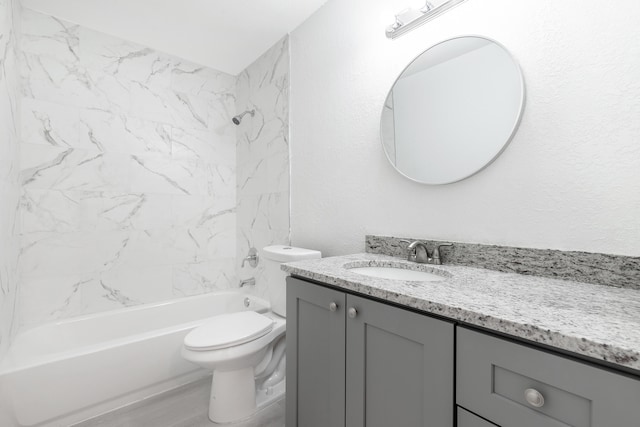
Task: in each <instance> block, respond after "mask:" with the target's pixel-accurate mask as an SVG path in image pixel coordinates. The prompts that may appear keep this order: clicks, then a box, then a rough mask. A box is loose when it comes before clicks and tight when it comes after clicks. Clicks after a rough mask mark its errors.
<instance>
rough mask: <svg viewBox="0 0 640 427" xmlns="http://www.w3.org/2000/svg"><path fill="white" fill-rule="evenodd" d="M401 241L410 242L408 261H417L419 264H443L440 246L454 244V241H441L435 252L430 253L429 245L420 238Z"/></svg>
mask: <svg viewBox="0 0 640 427" xmlns="http://www.w3.org/2000/svg"><path fill="white" fill-rule="evenodd" d="M401 242H404V243H408V245H407V261H412V262H417V263H419V264H435V265H441V264H442V255H441V254H440V248H441V247H443V246H453V244H452V243H441V244H439V245H436V247H435V248H434V249H433V252H431V253H429V249H428V248H427V245H426V244H425V243H423V242H421V241H419V240H415V241H413V242H409V241H408V240H401Z"/></svg>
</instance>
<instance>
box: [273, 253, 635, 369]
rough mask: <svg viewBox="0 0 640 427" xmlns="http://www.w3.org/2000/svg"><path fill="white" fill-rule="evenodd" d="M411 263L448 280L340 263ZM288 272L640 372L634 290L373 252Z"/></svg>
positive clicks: (287, 267)
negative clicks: (396, 275) (399, 276)
mask: <svg viewBox="0 0 640 427" xmlns="http://www.w3.org/2000/svg"><path fill="white" fill-rule="evenodd" d="M380 261H383V262H385V263H386V264H387V265H397V266H402V265H410V266H412V267H413V268H419V269H421V270H423V271H434V270H437V271H438V272H440V273H441V274H443V275H446V276H450V277H447V278H445V279H444V280H442V281H437V282H411V281H399V280H388V279H379V278H375V277H367V276H363V275H361V274H358V273H354V272H351V271H349V270H348V269H347V268H345V267H344V266H345V264H349V265H353V266H355V265H357V266H367V265H373V264H374V263H376V262H380ZM282 269H283V270H284V271H286V272H287V273H289V274H292V275H295V276H298V277H302V278H308V279H311V280H316V281H319V282H323V283H327V284H329V285H333V286H336V287H339V288H342V289H345V290H348V291H353V292H357V293H360V294H364V295H369V296H372V297H376V298H380V299H383V300H386V301H390V302H394V303H397V304H401V305H403V306H407V307H412V308H415V309H419V310H421V311H424V312H426V313H433V314H437V315H439V316H444V317H447V318H450V319H453V320H458V321H461V322H465V323H468V324H471V325H476V326H480V327H484V328H487V329H491V330H494V331H497V332H502V333H505V334H508V335H512V336H515V337H519V338H523V339H526V340H529V341H533V342H536V343H540V344H545V345H549V346H552V347H555V348H558V349H562V350H566V351H570V352H573V353H577V354H580V355H583V356H587V357H591V358H594V359H598V360H602V361H606V362H610V363H613V364H615V365H618V366H621V367H624V368H627V369H634V370H638V371H640V291H638V290H636V289H624V288H615V287H611V286H602V285H594V284H588V283H580V282H572V281H567V280H557V279H549V278H543V277H537V276H526V275H521V274H514V273H501V272H497V271H492V270H485V269H480V268H471V267H463V266H456V265H441V266H431V265H425V264H416V263H413V262H408V261H406V260H402V259H400V258H395V257H390V256H387V255H378V254H368V253H363V254H354V255H346V256H337V257H329V258H321V259H314V260H306V261H297V262H292V263H288V264H284V265H283V266H282Z"/></svg>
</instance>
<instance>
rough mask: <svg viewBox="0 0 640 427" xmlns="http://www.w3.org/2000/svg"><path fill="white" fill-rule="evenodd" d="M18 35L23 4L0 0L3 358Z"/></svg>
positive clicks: (11, 294)
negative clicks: (21, 5)
mask: <svg viewBox="0 0 640 427" xmlns="http://www.w3.org/2000/svg"><path fill="white" fill-rule="evenodd" d="M19 34H20V3H19V2H18V1H17V0H0V360H1V359H2V357H3V355H4V353H5V352H6V350H7V348H8V347H9V344H10V342H11V338H12V335H13V332H14V331H15V328H14V322H13V318H14V317H13V315H14V311H15V306H16V297H17V287H18V272H17V269H18V253H19V250H20V247H19V239H20V236H19V231H20V225H19V221H18V219H17V213H18V204H19V201H20V187H19V180H18V171H19V146H20V144H19V142H20V141H19V126H20V120H19V118H20V92H19V87H20V85H19V72H18V63H17V49H18V44H19ZM0 422H1V420H0Z"/></svg>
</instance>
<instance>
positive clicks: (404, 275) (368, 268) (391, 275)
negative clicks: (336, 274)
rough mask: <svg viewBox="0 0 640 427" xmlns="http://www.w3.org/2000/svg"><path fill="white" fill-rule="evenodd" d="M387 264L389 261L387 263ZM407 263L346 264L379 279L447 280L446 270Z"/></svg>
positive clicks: (347, 266)
mask: <svg viewBox="0 0 640 427" xmlns="http://www.w3.org/2000/svg"><path fill="white" fill-rule="evenodd" d="M385 264H387V263H385ZM411 267H413V266H410V265H407V264H398V265H393V263H388V265H373V266H372V265H357V264H356V265H349V264H347V265H345V268H347V269H349V271H351V272H353V273H357V274H362V275H363V276H370V277H377V278H379V279H392V280H408V281H414V282H439V281H442V280H446V279H447V276H448V274H447V273H445V272H430V271H423V270H421V269H418V268H417V266H416V267H414V268H411Z"/></svg>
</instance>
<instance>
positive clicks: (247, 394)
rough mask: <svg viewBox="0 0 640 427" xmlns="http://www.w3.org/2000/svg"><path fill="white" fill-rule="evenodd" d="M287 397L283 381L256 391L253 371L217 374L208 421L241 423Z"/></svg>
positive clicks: (212, 382)
mask: <svg viewBox="0 0 640 427" xmlns="http://www.w3.org/2000/svg"><path fill="white" fill-rule="evenodd" d="M284 394H285V381H284V380H283V381H280V382H279V383H277V384H275V385H273V386H269V387H265V388H260V389H258V390H256V384H255V379H254V371H253V368H248V369H242V370H238V371H231V372H217V371H214V372H213V378H212V380H211V397H210V399H209V419H210V420H211V421H212V422H214V423H216V424H228V423H232V422H236V421H241V420H244V419H246V418H249V417H251V416H252V415H253V414H255V413H256V412H257V411H258V410H259V409H261V408H264V407H265V406H268V405H270V404H272V403H274V402H275V401H277V400H279V399H281V398H282V397H283V396H284Z"/></svg>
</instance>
